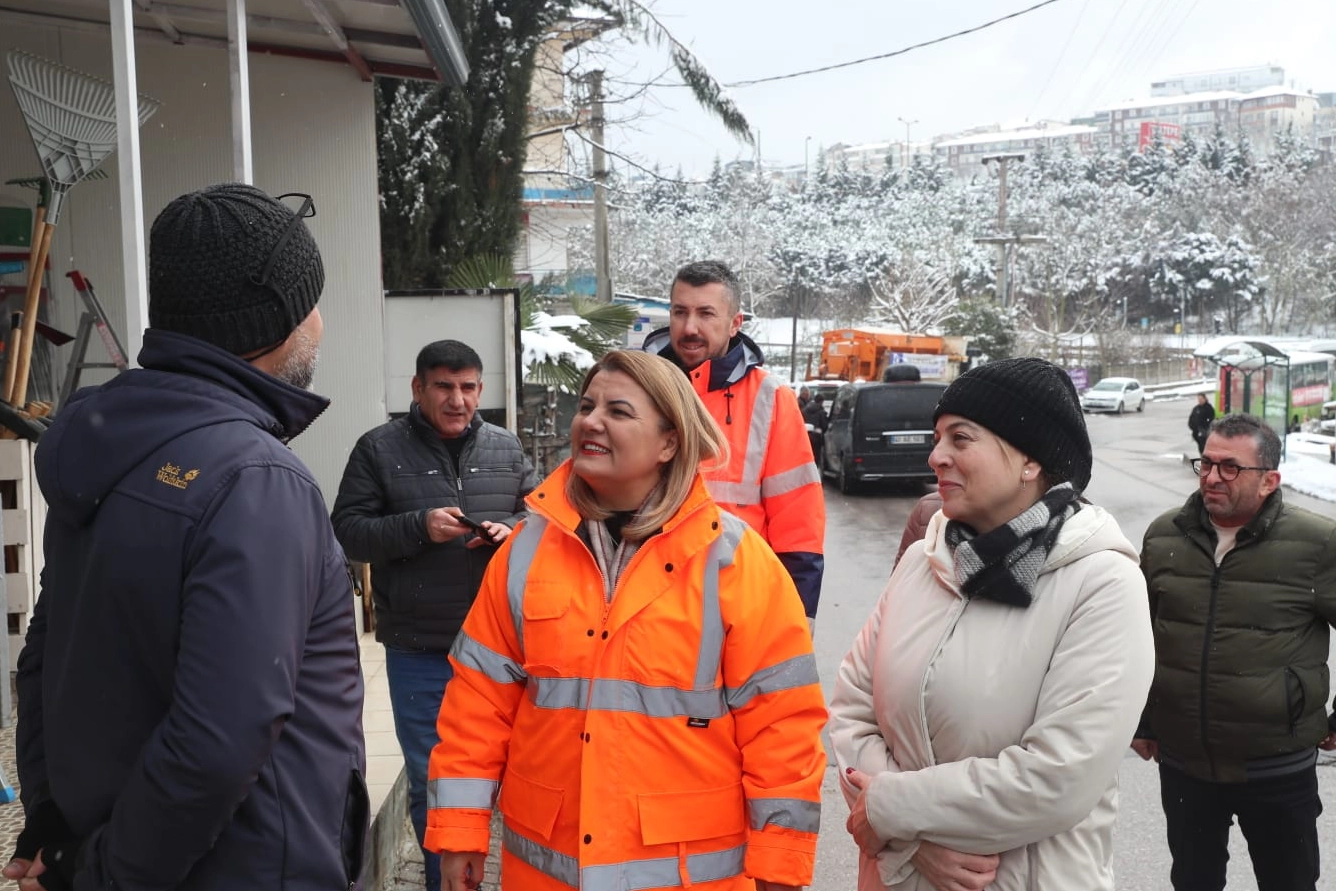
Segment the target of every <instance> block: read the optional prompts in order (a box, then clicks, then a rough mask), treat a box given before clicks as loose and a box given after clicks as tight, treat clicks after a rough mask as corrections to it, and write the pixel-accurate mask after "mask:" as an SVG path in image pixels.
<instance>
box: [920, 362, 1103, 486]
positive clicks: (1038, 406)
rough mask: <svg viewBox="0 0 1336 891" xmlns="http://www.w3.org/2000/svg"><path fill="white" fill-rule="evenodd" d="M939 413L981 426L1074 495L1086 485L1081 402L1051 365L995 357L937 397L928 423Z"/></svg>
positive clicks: (1087, 449)
mask: <svg viewBox="0 0 1336 891" xmlns="http://www.w3.org/2000/svg"><path fill="white" fill-rule="evenodd" d="M942 415H960V416H961V417H962V418H968V419H969V420H971V421H973V422H975V423H976V424H981V425H983V426H984V427H987V428H988V429H989V430H991V431H992V432H993V433H996V434H997V435H998V436H1000V437H1002V438H1003V439H1005V440H1006V441H1007V442H1009V443H1011V444H1012V445H1013V446H1015V447H1016V448H1017V449H1019V450H1020V451H1022V452H1024V453H1025V454H1026V455H1028V456H1029V457H1031V458H1033V459H1034V460H1035V461H1038V462H1039V466H1040V467H1042V468H1044V471H1045V473H1047V474H1048V475H1050V476H1055V477H1057V478H1059V479H1061V480H1071V483H1072V485H1073V486H1074V487H1075V488H1076V491H1077V492H1082V491H1084V490H1085V487H1086V486H1087V485H1089V484H1090V468H1091V464H1092V463H1093V462H1094V459H1093V457H1092V455H1091V451H1090V435H1089V434H1088V433H1087V432H1086V425H1085V418H1084V417H1083V416H1082V414H1081V401H1080V399H1079V398H1078V397H1077V395H1076V387H1075V386H1074V385H1073V384H1072V379H1071V378H1070V377H1068V375H1067V372H1065V371H1063V370H1062V369H1061V368H1059V367H1058V366H1056V365H1054V364H1053V363H1051V362H1045V361H1044V360H1043V359H1029V358H1025V359H999V360H997V361H996V362H989V363H987V364H985V365H979V366H977V367H975V368H971V369H970V370H969V371H967V372H965V373H964V374H962V375H961V376H960V377H958V378H956V379H955V381H953V382H952V384H951V386H949V387H947V388H946V390H945V392H943V393H942V398H941V400H940V401H939V402H938V403H937V410H936V411H934V412H933V415H932V419H933V423H936V422H937V419H938V418H939V417H941V416H942Z"/></svg>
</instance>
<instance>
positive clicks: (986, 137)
mask: <svg viewBox="0 0 1336 891" xmlns="http://www.w3.org/2000/svg"><path fill="white" fill-rule="evenodd" d="M1098 132H1099V130H1098V129H1097V128H1095V127H1087V126H1085V125H1084V124H1072V125H1069V126H1066V127H1043V128H1040V127H1031V128H1029V129H1027V130H998V131H995V132H992V133H980V134H979V135H977V136H964V137H961V138H960V139H948V140H946V141H945V142H937V143H933V147H934V148H946V147H950V146H955V145H981V144H984V143H989V142H1019V141H1021V140H1025V139H1069V138H1071V137H1073V136H1086V135H1090V134H1094V133H1098Z"/></svg>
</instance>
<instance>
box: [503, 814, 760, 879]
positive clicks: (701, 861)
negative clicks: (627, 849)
mask: <svg viewBox="0 0 1336 891" xmlns="http://www.w3.org/2000/svg"><path fill="white" fill-rule="evenodd" d="M501 844H502V846H503V847H504V848H505V849H506V851H507V852H508V853H509V854H510V855H511V856H513V857H515V858H517V859H519V860H522V861H524V862H525V863H527V864H528V865H529V866H531V867H533V868H534V869H536V870H538V871H539V872H541V873H542V874H543V875H545V876H547V877H548V878H551V879H555V880H557V881H558V882H561V883H562V884H563V885H566V886H568V887H571V888H581V889H583V891H643V889H646V888H680V887H682V876H681V874H680V873H679V872H678V858H676V857H659V858H655V859H653V860H628V861H626V862H625V863H608V864H603V865H601V866H586V867H585V868H584V869H580V866H579V862H578V861H577V860H576V859H575V858H574V857H570V856H567V855H566V854H562V853H560V852H558V851H554V850H552V849H551V848H549V847H546V846H544V845H542V844H540V843H538V842H536V841H533V840H532V839H528V838H525V837H524V836H522V835H520V834H519V833H517V832H515V831H514V830H512V829H511V828H510V827H509V826H506V827H504V828H503V829H502V832H501ZM746 857H747V848H746V846H745V845H739V846H738V847H736V848H728V849H727V850H724V851H711V852H709V853H707V854H691V855H689V856H688V857H687V876H688V878H689V880H690V881H691V883H692V884H698V883H702V882H718V881H722V880H724V879H731V878H733V877H735V876H740V875H742V871H743V868H744V866H745V863H746Z"/></svg>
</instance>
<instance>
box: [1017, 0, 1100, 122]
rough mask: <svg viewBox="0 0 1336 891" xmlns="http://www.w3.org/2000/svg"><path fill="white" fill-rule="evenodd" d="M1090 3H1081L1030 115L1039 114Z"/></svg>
mask: <svg viewBox="0 0 1336 891" xmlns="http://www.w3.org/2000/svg"><path fill="white" fill-rule="evenodd" d="M1089 5H1090V0H1085V2H1084V3H1082V4H1081V11H1080V12H1078V13H1077V14H1076V23H1075V24H1074V25H1072V30H1071V32H1070V33H1069V34H1068V35H1067V40H1066V42H1064V43H1063V44H1062V52H1060V53H1058V60H1057V61H1056V62H1054V63H1053V70H1052V71H1050V72H1049V73H1048V79H1047V80H1045V81H1044V87H1043V89H1041V90H1040V91H1039V95H1038V96H1036V97H1035V100H1034V105H1033V106H1031V107H1030V117H1032V118H1034V117H1037V116H1038V111H1039V103H1040V101H1041V100H1042V99H1043V98H1044V94H1045V93H1047V92H1048V88H1049V87H1050V86H1051V85H1052V83H1053V78H1054V77H1055V76H1056V75H1057V73H1058V69H1059V68H1060V67H1062V60H1063V59H1065V58H1067V50H1068V49H1069V48H1070V47H1071V45H1072V38H1073V37H1075V36H1076V32H1077V31H1079V30H1081V22H1082V21H1084V19H1085V13H1086V7H1088V6H1089Z"/></svg>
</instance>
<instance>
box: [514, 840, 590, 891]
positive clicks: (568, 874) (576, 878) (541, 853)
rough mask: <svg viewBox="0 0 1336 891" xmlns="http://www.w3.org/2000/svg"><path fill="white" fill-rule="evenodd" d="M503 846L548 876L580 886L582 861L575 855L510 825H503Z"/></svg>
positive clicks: (572, 885) (573, 886)
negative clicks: (542, 843)
mask: <svg viewBox="0 0 1336 891" xmlns="http://www.w3.org/2000/svg"><path fill="white" fill-rule="evenodd" d="M501 846H502V847H503V848H505V849H506V850H507V851H508V852H509V853H510V855H511V856H512V857H515V858H517V859H519V860H523V861H524V862H525V863H527V864H529V865H530V866H532V867H533V868H534V869H536V870H538V871H539V872H541V873H542V874H543V875H545V876H547V877H548V878H552V879H556V880H557V881H558V882H561V883H562V884H563V885H569V886H570V887H572V888H578V887H580V862H579V861H578V860H576V859H575V858H574V857H568V856H566V855H565V854H562V853H560V852H559V851H554V850H552V849H551V848H549V847H546V846H544V845H541V844H539V843H538V842H536V841H533V840H531V839H527V838H525V837H524V836H522V835H520V834H519V833H518V832H516V831H515V830H513V829H511V828H510V827H509V826H503V827H501Z"/></svg>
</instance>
